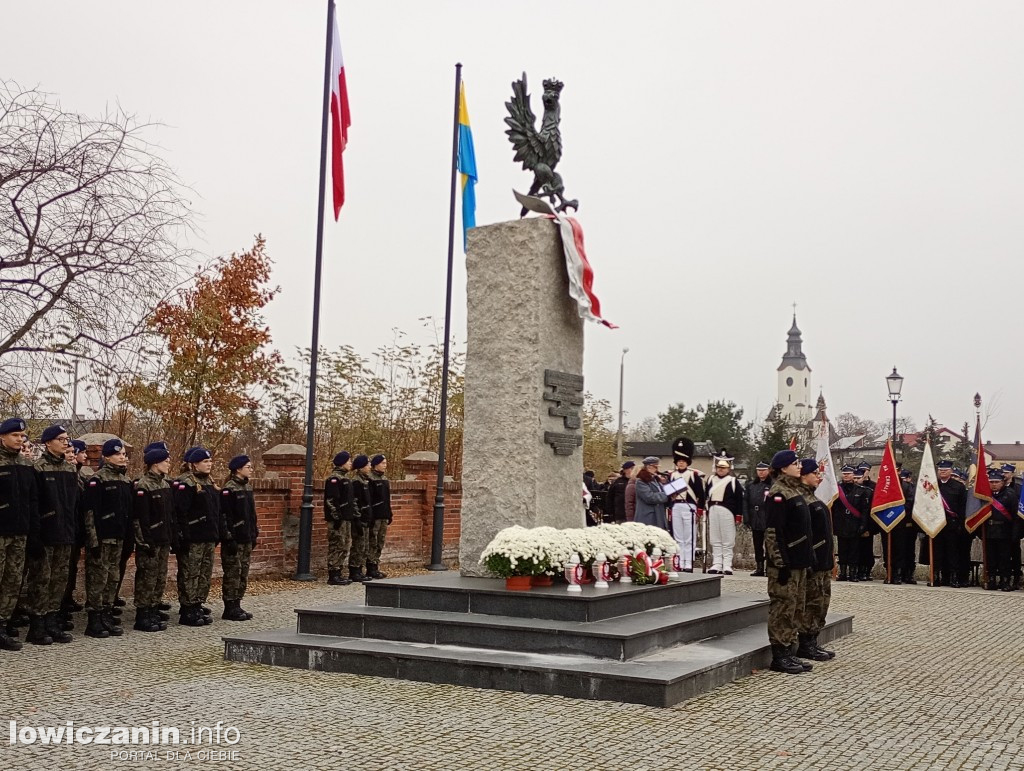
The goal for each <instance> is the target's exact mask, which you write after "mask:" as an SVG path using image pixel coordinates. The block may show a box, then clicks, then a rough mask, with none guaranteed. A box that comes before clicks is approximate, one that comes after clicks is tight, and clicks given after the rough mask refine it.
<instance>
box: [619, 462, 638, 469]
mask: <svg viewBox="0 0 1024 771" xmlns="http://www.w3.org/2000/svg"><path fill="white" fill-rule="evenodd" d="M635 467H636V464H635V463H634V462H633V461H631V460H627V461H626V462H625V463H623V464H622V470H623V471H625V470H626V469H628V468H635Z"/></svg>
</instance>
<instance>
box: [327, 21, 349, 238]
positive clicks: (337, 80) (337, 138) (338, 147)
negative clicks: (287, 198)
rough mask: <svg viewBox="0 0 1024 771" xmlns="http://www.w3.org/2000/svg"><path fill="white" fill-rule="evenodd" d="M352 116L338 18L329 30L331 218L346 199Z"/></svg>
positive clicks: (339, 210)
mask: <svg viewBox="0 0 1024 771" xmlns="http://www.w3.org/2000/svg"><path fill="white" fill-rule="evenodd" d="M351 125H352V118H351V116H350V115H349V110H348V87H347V86H346V85H345V60H344V58H343V57H342V55H341V35H339V34H338V20H337V19H335V20H334V29H333V30H332V31H331V189H332V192H333V195H334V219H335V220H337V219H338V215H339V214H340V213H341V207H342V206H343V205H344V203H345V167H344V165H343V164H342V158H341V155H342V153H344V152H345V146H346V145H347V144H348V127H349V126H351Z"/></svg>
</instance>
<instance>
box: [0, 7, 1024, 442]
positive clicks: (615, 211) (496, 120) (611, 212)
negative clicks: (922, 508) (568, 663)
mask: <svg viewBox="0 0 1024 771" xmlns="http://www.w3.org/2000/svg"><path fill="white" fill-rule="evenodd" d="M3 15H4V28H5V33H6V34H5V35H4V44H3V46H2V47H0V72H2V74H3V76H4V77H13V78H15V79H17V80H18V81H20V82H22V83H23V84H30V85H34V84H38V85H39V86H41V87H42V88H44V89H45V90H49V91H52V92H55V93H57V94H59V95H60V98H61V100H62V102H63V104H64V106H65V107H67V108H69V109H74V110H78V111H83V112H97V111H99V110H100V109H101V108H102V107H103V106H104V105H105V104H107V103H112V102H115V101H117V102H120V104H121V105H122V106H123V107H124V108H126V109H128V110H129V111H133V112H136V113H138V114H139V115H140V116H141V117H143V118H151V119H153V120H156V121H161V122H163V123H165V124H167V127H166V128H165V129H162V130H161V131H160V132H159V133H158V134H157V135H156V139H157V140H158V141H159V142H160V144H161V145H162V146H163V147H164V148H165V150H166V157H167V160H168V162H169V163H170V164H171V165H172V166H173V167H175V168H177V169H178V171H179V172H180V174H181V176H182V178H183V179H184V180H185V181H186V182H187V183H189V184H190V185H191V186H192V187H193V188H194V189H195V191H196V193H197V197H196V199H195V207H196V209H197V210H198V211H199V212H200V213H201V215H202V217H201V222H200V225H201V228H202V237H203V240H202V241H200V242H198V243H196V244H195V246H197V247H198V248H200V249H202V250H204V251H205V252H207V253H209V254H224V253H227V252H230V251H232V250H241V249H244V248H246V247H247V246H248V245H250V244H251V242H252V236H253V234H254V233H256V232H262V233H263V234H264V235H265V236H266V237H267V240H268V248H269V252H270V253H271V255H272V256H273V257H274V259H275V261H276V271H275V280H276V281H277V283H279V284H280V286H281V289H282V291H281V294H280V295H279V297H278V299H277V300H275V301H274V303H273V305H272V307H271V308H270V309H269V311H268V320H269V322H270V324H271V326H272V329H273V333H274V338H275V343H276V345H277V346H278V347H279V348H281V350H283V351H284V352H285V353H286V354H287V355H291V354H292V353H293V351H294V348H295V346H306V345H308V344H309V326H310V315H311V311H310V303H311V296H312V269H313V250H314V241H315V211H314V210H315V203H316V195H317V190H316V178H317V156H318V152H319V111H320V106H319V100H320V94H321V88H322V81H321V78H322V68H323V39H324V24H325V16H326V4H325V3H324V2H321V0H288V1H287V2H285V1H284V0H279V1H278V2H270V1H269V0H246V1H245V2H242V1H241V0H216V2H210V1H209V0H204V1H202V2H200V1H199V0H176V2H153V1H150V2H138V1H137V0H135V1H133V2H128V1H126V0H122V1H119V2H114V1H113V0H80V1H79V2H75V3H45V4H44V3H24V2H12V1H9V2H6V3H4V9H3ZM338 18H339V24H340V30H341V38H342V44H343V47H344V53H345V62H346V72H347V77H348V87H349V96H350V101H351V105H352V127H351V129H350V133H349V149H348V151H347V152H346V154H345V165H346V169H347V188H348V201H347V203H346V205H345V208H344V209H343V210H342V216H341V221H340V222H339V223H337V224H335V223H333V222H329V224H328V225H327V228H326V230H327V234H326V241H325V244H326V246H325V273H324V297H325V307H324V315H323V327H322V337H321V340H322V342H323V343H324V344H325V345H329V346H335V345H341V344H345V343H348V344H352V345H354V346H355V347H356V348H357V349H359V350H361V351H363V352H365V353H369V352H370V351H371V350H372V349H373V348H375V347H376V346H377V345H379V344H382V343H384V342H386V341H388V340H389V339H390V337H391V333H390V330H391V329H392V328H393V327H397V328H399V329H402V330H404V331H406V332H408V333H409V334H410V335H411V336H412V337H413V339H418V340H422V341H424V342H426V341H429V340H430V339H432V335H430V334H428V333H427V332H425V331H421V328H420V326H419V324H418V322H417V319H418V318H420V317H423V316H427V315H433V316H435V317H437V318H438V320H439V322H440V320H441V319H442V318H443V303H444V264H445V253H446V243H447V208H448V185H449V181H448V170H449V163H450V148H451V123H450V122H451V115H452V104H451V99H452V87H453V76H454V70H453V65H454V63H455V62H456V61H462V62H463V64H464V69H463V74H464V78H465V81H466V87H467V95H468V104H469V111H470V115H471V119H472V126H473V134H474V138H475V143H476V154H477V164H478V169H479V174H480V183H479V185H478V187H477V198H478V222H479V223H480V224H485V223H490V222H498V221H502V220H507V219H512V218H514V217H516V216H517V215H518V206H517V204H516V203H515V201H514V200H513V199H512V196H511V192H510V191H511V188H513V187H516V188H518V189H525V188H527V187H528V186H529V181H530V177H529V176H528V175H527V174H526V173H525V172H523V171H521V170H520V169H519V168H518V167H517V166H516V165H514V164H513V162H512V151H511V147H510V145H509V144H508V142H507V139H506V137H505V135H504V133H503V129H504V125H503V123H502V118H503V116H504V102H505V101H506V100H507V99H508V98H509V96H510V93H511V89H510V85H509V84H510V82H511V81H512V80H513V79H514V78H515V77H517V76H518V75H519V73H520V72H522V71H523V70H525V71H526V72H527V73H528V76H529V78H530V83H531V91H532V92H533V94H534V104H535V110H536V111H537V112H538V113H539V112H540V110H541V108H540V105H539V97H540V81H541V80H542V79H543V78H546V77H551V76H555V77H558V78H559V79H561V80H563V81H564V82H565V90H564V91H563V95H562V105H563V106H562V130H563V140H564V154H563V160H562V163H561V166H560V167H559V170H560V171H561V172H562V174H563V176H564V178H565V182H566V188H567V193H568V194H569V196H570V197H573V198H579V199H580V202H581V208H580V211H579V218H580V221H581V222H582V224H583V227H584V229H585V232H586V239H587V249H588V254H589V256H590V258H591V261H592V263H593V265H594V268H595V271H596V284H595V288H596V291H597V293H598V295H599V297H600V299H601V301H602V304H603V309H604V312H605V316H606V317H607V318H609V319H610V320H612V321H613V322H615V323H617V324H619V325H620V329H618V330H616V331H609V330H606V329H604V328H598V327H596V326H592V327H588V329H587V333H586V335H587V337H586V345H587V350H586V365H585V373H584V374H585V376H586V380H587V387H588V389H589V390H590V391H591V392H592V393H594V394H595V395H596V396H599V397H605V398H608V399H609V400H610V401H611V402H612V404H613V407H614V406H615V405H617V401H618V375H619V372H618V365H619V354H620V351H621V349H622V348H623V346H628V347H629V348H630V353H629V354H628V355H627V357H626V365H627V366H626V403H625V406H626V410H627V421H629V422H636V421H639V420H640V419H642V418H643V417H645V416H647V415H654V414H656V413H657V412H658V411H660V410H663V409H664V408H665V407H666V406H667V405H668V404H669V403H672V402H677V401H683V402H685V403H686V404H688V405H692V404H696V403H697V402H706V401H707V400H709V399H731V400H734V401H736V402H737V403H739V404H741V405H742V406H744V407H745V408H746V409H747V411H748V414H751V415H752V416H753V413H754V411H755V410H757V412H758V413H761V414H763V413H764V412H765V411H767V409H768V408H769V407H770V405H771V403H772V401H773V400H774V398H775V382H776V381H775V368H776V367H777V366H778V363H779V361H780V359H781V356H782V353H783V352H784V350H785V338H786V330H787V329H788V327H789V323H790V316H791V313H792V308H791V303H792V302H794V300H795V301H796V302H797V303H798V304H799V305H798V310H797V313H798V317H799V323H800V326H801V328H802V329H803V332H804V350H805V352H806V353H807V356H808V359H809V362H810V365H811V367H812V368H813V378H814V381H813V382H814V386H815V391H814V393H815V395H816V394H817V389H818V387H819V386H820V387H821V388H822V389H823V390H824V394H825V398H826V399H827V401H828V405H829V411H830V413H831V414H832V415H833V416H834V415H836V414H839V413H841V412H847V411H851V412H855V413H857V414H860V415H862V416H864V417H870V418H874V419H882V420H885V419H887V416H888V415H890V407H889V404H888V400H887V395H886V390H885V384H884V381H883V379H884V377H885V375H886V374H888V373H889V372H890V371H891V369H892V367H893V365H896V366H897V367H898V368H899V371H900V373H901V374H903V375H904V376H905V377H906V384H905V386H904V394H905V401H904V404H903V405H902V407H901V414H908V415H911V416H913V417H914V418H915V419H916V420H917V422H918V424H919V425H920V424H922V423H923V422H924V420H925V419H926V417H927V414H928V413H929V412H930V413H932V414H933V415H934V416H935V417H936V419H938V420H939V421H940V422H943V423H946V424H948V425H951V426H953V427H958V426H959V425H960V424H961V423H962V422H963V421H964V420H965V419H968V418H970V419H972V420H973V408H972V406H971V398H972V396H973V395H974V393H975V391H980V392H981V394H982V396H983V397H984V398H986V399H987V400H988V399H992V398H993V397H995V396H997V395H998V396H999V399H998V402H999V411H998V414H997V415H995V416H994V417H993V418H992V420H991V421H990V423H989V425H988V427H987V430H986V438H987V439H991V440H993V441H1013V440H1015V439H1024V412H1022V411H1021V410H1019V409H1018V408H1017V402H1016V397H1017V387H1016V385H1017V383H1016V381H1017V380H1018V378H1019V377H1020V376H1021V374H1022V371H1024V363H1022V362H1021V360H1020V358H1021V355H1022V354H1021V353H1019V352H1018V348H1019V346H1018V344H1017V343H1018V336H1017V334H1016V333H1017V332H1018V331H1019V330H1020V329H1021V327H1022V325H1021V315H1020V312H1019V310H1018V303H1017V291H1016V283H1017V282H1018V281H1019V278H1018V265H1019V257H1020V252H1021V248H1022V241H1024V217H1022V212H1024V150H1022V148H1024V110H1022V100H1021V97H1022V94H1024V48H1022V46H1021V44H1020V41H1021V40H1024V4H1021V3H1019V2H976V3H964V2H937V1H936V0H922V1H919V2H892V1H891V0H886V1H885V2H868V1H865V0H858V2H846V3H821V2H817V1H813V2H794V1H790V0H777V1H776V2H771V3H766V2H719V1H717V0H716V1H713V2H712V1H710V0H709V1H707V2H685V1H683V2H637V3H622V2H599V1H598V0H591V1H590V2H582V1H580V2H559V1H558V0H545V1H544V2H532V1H528V0H520V2H517V3H513V4H505V3H496V2H479V1H478V2H466V1H465V0H462V2H453V1H452V2H449V1H442V0H432V1H431V2H413V1H412V0H407V1H405V2H339V4H338ZM463 264H464V263H463V261H462V259H461V256H460V259H459V260H458V262H457V266H458V267H457V271H456V285H455V307H454V319H455V325H456V327H455V328H456V330H457V333H458V336H459V339H460V340H464V339H465V300H464V298H465V291H464V287H465V280H464V271H463Z"/></svg>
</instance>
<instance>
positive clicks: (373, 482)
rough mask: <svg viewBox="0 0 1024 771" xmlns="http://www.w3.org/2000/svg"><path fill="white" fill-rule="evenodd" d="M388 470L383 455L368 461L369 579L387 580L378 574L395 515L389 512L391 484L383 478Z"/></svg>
mask: <svg viewBox="0 0 1024 771" xmlns="http://www.w3.org/2000/svg"><path fill="white" fill-rule="evenodd" d="M387 470H388V459H387V458H385V457H384V456H383V455H374V456H373V457H372V458H371V459H370V481H369V493H370V509H371V513H370V519H371V521H372V524H371V525H370V533H369V537H368V539H367V550H366V575H368V576H369V577H370V578H375V579H377V578H387V574H386V573H381V572H380V555H381V552H382V551H384V539H385V538H387V534H388V525H390V524H391V522H392V521H393V520H394V518H395V515H394V512H393V511H392V510H391V483H390V482H389V481H388V478H387V477H386V476H385V474H386V473H387Z"/></svg>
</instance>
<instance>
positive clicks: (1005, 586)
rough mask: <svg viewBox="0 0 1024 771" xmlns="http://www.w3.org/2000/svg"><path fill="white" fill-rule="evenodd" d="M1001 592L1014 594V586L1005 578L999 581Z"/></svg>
mask: <svg viewBox="0 0 1024 771" xmlns="http://www.w3.org/2000/svg"><path fill="white" fill-rule="evenodd" d="M999 591H1001V592H1012V591H1013V585H1012V584H1011V583H1010V579H1009V578H1007V577H1005V576H1004V577H1003V578H1000V579H999Z"/></svg>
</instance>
